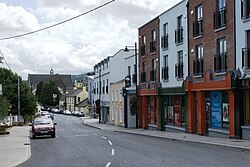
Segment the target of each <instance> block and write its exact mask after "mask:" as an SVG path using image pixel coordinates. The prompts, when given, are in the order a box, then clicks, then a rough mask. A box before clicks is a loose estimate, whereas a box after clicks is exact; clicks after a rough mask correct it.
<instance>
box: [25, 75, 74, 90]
mask: <svg viewBox="0 0 250 167" xmlns="http://www.w3.org/2000/svg"><path fill="white" fill-rule="evenodd" d="M51 80H52V81H55V82H56V83H57V85H58V87H60V88H61V89H62V90H64V91H65V90H66V91H70V90H73V88H74V84H73V82H72V80H71V75H61V74H54V75H50V74H29V75H28V83H29V85H30V86H31V90H32V91H34V90H35V89H36V86H37V84H38V83H39V82H41V81H43V82H49V81H51Z"/></svg>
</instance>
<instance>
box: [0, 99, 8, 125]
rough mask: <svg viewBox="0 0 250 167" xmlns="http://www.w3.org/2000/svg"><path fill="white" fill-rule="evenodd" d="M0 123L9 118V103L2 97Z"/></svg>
mask: <svg viewBox="0 0 250 167" xmlns="http://www.w3.org/2000/svg"><path fill="white" fill-rule="evenodd" d="M0 104H1V105H0V121H3V120H4V119H5V118H6V117H7V116H8V109H9V102H8V100H7V99H6V98H5V97H2V96H0Z"/></svg>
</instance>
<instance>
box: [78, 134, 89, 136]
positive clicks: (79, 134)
mask: <svg viewBox="0 0 250 167" xmlns="http://www.w3.org/2000/svg"><path fill="white" fill-rule="evenodd" d="M75 136H76V137H83V136H89V135H88V134H79V135H75Z"/></svg>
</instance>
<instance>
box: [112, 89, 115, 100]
mask: <svg viewBox="0 0 250 167" xmlns="http://www.w3.org/2000/svg"><path fill="white" fill-rule="evenodd" d="M111 96H112V101H114V98H115V92H114V90H112V95H111Z"/></svg>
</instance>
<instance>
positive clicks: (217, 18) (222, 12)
mask: <svg viewBox="0 0 250 167" xmlns="http://www.w3.org/2000/svg"><path fill="white" fill-rule="evenodd" d="M225 26H226V9H225V8H222V9H219V10H218V11H216V12H214V28H215V29H219V28H222V27H225Z"/></svg>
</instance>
